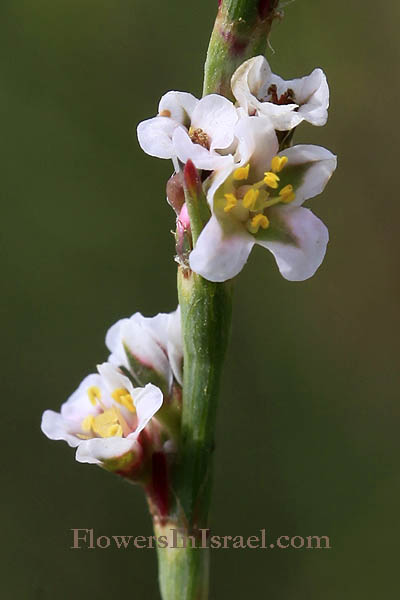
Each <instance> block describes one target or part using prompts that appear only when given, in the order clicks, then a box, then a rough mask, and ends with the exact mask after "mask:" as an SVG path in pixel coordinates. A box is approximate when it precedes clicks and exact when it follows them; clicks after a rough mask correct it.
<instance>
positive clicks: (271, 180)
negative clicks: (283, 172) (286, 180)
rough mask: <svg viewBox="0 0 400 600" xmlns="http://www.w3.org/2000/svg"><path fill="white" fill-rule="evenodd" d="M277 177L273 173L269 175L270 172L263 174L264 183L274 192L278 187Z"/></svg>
mask: <svg viewBox="0 0 400 600" xmlns="http://www.w3.org/2000/svg"><path fill="white" fill-rule="evenodd" d="M278 181H279V177H278V175H276V174H275V173H271V171H267V172H266V173H264V183H265V185H267V186H268V187H270V188H273V189H274V190H276V188H277V187H278Z"/></svg>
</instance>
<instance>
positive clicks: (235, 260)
mask: <svg viewBox="0 0 400 600" xmlns="http://www.w3.org/2000/svg"><path fill="white" fill-rule="evenodd" d="M226 221H227V223H226V225H225V227H224V229H223V228H222V226H221V224H220V223H219V221H218V219H217V218H216V217H215V216H212V217H211V219H210V220H209V221H208V223H207V225H206V226H205V228H204V229H203V231H202V232H201V234H200V236H199V239H198V240H197V244H196V247H195V248H194V250H193V251H192V252H191V254H190V257H189V263H190V268H191V269H192V270H193V271H194V272H195V273H198V274H199V275H201V276H202V277H204V278H205V279H208V280H209V281H226V280H227V279H231V278H232V277H235V275H237V274H238V273H239V272H240V271H241V270H242V268H243V266H244V264H245V263H246V261H247V259H248V257H249V254H250V252H251V249H252V247H253V245H254V242H255V240H254V238H253V236H252V235H250V234H249V233H248V232H247V231H246V230H245V229H244V227H243V225H242V224H241V223H237V222H235V221H234V220H233V219H231V220H229V222H228V219H227V220H226Z"/></svg>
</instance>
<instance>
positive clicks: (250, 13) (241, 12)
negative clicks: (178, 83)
mask: <svg viewBox="0 0 400 600" xmlns="http://www.w3.org/2000/svg"><path fill="white" fill-rule="evenodd" d="M278 2H279V0H220V4H219V8H218V14H217V18H216V21H215V25H214V29H213V32H212V34H211V39H210V44H209V46H208V51H207V59H206V63H205V66H204V72H205V73H204V87H203V94H204V95H206V94H213V93H215V94H222V95H223V96H226V97H227V98H231V99H232V92H231V89H230V80H231V77H232V75H233V73H234V71H235V70H236V68H237V67H238V66H239V65H240V64H241V63H242V62H243V61H245V60H247V59H248V58H251V57H253V56H256V55H257V54H265V52H266V49H267V45H268V36H269V33H270V30H271V25H272V22H273V20H274V18H275V17H276V8H277V6H278Z"/></svg>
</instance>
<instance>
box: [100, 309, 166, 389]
mask: <svg viewBox="0 0 400 600" xmlns="http://www.w3.org/2000/svg"><path fill="white" fill-rule="evenodd" d="M158 317H160V319H158ZM166 318H167V317H166V316H162V315H158V316H157V317H154V318H153V319H151V318H146V317H143V316H142V315H141V314H140V313H135V314H134V315H132V317H131V318H130V319H121V321H118V322H117V323H115V325H113V326H112V327H111V328H110V329H109V331H108V332H107V334H106V345H107V347H108V348H109V350H110V351H111V355H110V357H109V362H111V363H112V364H114V365H118V366H121V365H122V366H125V367H126V368H128V369H129V368H130V364H129V360H128V359H127V357H126V353H125V350H124V346H126V347H127V348H128V349H129V352H130V353H131V354H132V355H133V356H134V357H135V358H136V359H137V360H139V362H141V363H142V364H143V365H145V366H146V367H149V368H151V369H153V370H154V371H156V372H157V373H159V374H160V375H161V376H162V377H163V378H164V379H165V381H166V382H167V385H168V386H169V385H170V384H171V383H172V373H171V369H170V365H169V363H168V358H167V355H166V351H167V347H166V346H167V343H166V339H165V338H166V333H165V334H163V335H162V334H161V327H160V325H161V321H163V320H164V319H166ZM166 327H167V325H166V321H165V331H166ZM157 328H158V331H157ZM163 347H165V351H164V350H163ZM122 356H125V360H124V362H122V363H120V364H118V362H119V361H120V360H121V357H122Z"/></svg>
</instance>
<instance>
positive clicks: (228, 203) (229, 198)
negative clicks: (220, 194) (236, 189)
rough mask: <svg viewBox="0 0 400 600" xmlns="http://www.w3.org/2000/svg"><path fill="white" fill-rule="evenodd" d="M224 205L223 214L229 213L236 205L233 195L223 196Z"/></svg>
mask: <svg viewBox="0 0 400 600" xmlns="http://www.w3.org/2000/svg"><path fill="white" fill-rule="evenodd" d="M224 196H225V200H226V204H225V206H224V212H229V211H230V210H232V208H234V207H235V206H236V204H237V198H236V196H235V195H234V194H225V195H224Z"/></svg>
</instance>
